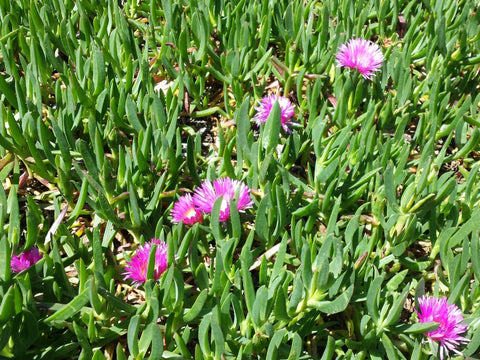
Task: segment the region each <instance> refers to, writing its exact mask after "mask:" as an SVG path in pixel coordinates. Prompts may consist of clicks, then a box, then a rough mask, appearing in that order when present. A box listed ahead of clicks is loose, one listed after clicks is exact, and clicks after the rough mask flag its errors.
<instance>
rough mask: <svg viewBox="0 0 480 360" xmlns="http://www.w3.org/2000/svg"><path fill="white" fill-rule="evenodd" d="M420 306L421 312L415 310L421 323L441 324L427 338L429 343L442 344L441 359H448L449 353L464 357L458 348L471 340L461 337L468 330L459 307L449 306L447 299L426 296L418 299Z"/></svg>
mask: <svg viewBox="0 0 480 360" xmlns="http://www.w3.org/2000/svg"><path fill="white" fill-rule="evenodd" d="M418 304H419V307H420V310H419V311H417V310H416V309H415V311H417V314H418V321H419V322H421V323H425V322H437V323H438V324H439V326H438V328H437V329H436V330H434V331H430V332H427V333H426V334H425V336H427V337H428V338H429V341H435V342H438V343H440V359H442V360H443V356H444V355H445V356H447V357H448V352H449V351H453V352H455V353H457V354H459V355H462V353H461V352H459V351H458V350H457V349H456V347H457V346H459V345H460V344H462V343H467V342H469V341H470V340H469V339H467V338H465V337H463V336H460V335H459V334H461V333H463V332H465V331H466V330H467V325H463V324H461V322H462V321H463V315H462V312H461V311H460V309H459V308H458V307H457V305H455V304H448V302H447V298H446V297H444V298H442V299H437V298H435V297H429V296H426V295H424V296H422V297H421V298H419V299H418Z"/></svg>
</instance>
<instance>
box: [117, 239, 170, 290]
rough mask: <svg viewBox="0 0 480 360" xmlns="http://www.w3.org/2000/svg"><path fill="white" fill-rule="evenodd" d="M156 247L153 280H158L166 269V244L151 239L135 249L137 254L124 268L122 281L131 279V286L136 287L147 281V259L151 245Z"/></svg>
mask: <svg viewBox="0 0 480 360" xmlns="http://www.w3.org/2000/svg"><path fill="white" fill-rule="evenodd" d="M155 244H156V245H157V249H156V251H155V265H154V278H155V280H158V279H159V278H160V275H162V274H163V273H164V272H165V270H167V268H168V264H167V244H166V243H164V242H162V241H161V240H158V239H152V240H151V241H150V242H145V243H144V244H143V245H141V246H140V247H139V248H138V249H137V253H136V254H135V255H134V256H133V257H132V259H131V260H130V261H129V262H128V263H127V266H125V270H126V271H125V272H124V273H123V274H122V275H125V276H124V278H123V280H127V279H129V278H130V279H132V280H133V282H132V283H133V285H134V286H135V287H138V286H139V285H140V284H143V283H144V282H145V281H147V270H148V259H149V257H150V249H151V248H152V246H153V245H155Z"/></svg>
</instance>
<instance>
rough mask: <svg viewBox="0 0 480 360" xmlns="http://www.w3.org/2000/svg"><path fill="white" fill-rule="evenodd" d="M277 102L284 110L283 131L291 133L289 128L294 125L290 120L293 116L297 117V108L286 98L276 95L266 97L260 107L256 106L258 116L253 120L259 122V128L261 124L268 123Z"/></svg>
mask: <svg viewBox="0 0 480 360" xmlns="http://www.w3.org/2000/svg"><path fill="white" fill-rule="evenodd" d="M275 102H278V105H280V109H281V110H282V118H281V121H282V127H283V130H285V131H286V132H289V133H291V132H292V131H291V130H290V129H289V127H288V126H289V125H290V124H293V123H292V122H291V121H289V120H290V118H291V117H292V116H293V115H295V107H294V105H293V104H292V103H291V102H290V100H289V99H288V98H286V97H283V96H279V95H274V94H272V95H268V96H265V97H264V98H263V99H262V100H260V101H259V103H258V106H255V110H257V114H256V115H255V116H254V117H253V119H254V120H256V121H257V126H260V124H262V123H264V122H266V121H267V119H268V116H269V115H270V112H271V111H272V108H273V105H275Z"/></svg>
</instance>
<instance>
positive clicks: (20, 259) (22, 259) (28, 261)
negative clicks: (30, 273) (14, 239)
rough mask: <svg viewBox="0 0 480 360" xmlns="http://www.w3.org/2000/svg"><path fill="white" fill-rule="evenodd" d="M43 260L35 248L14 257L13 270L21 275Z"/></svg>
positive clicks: (12, 261)
mask: <svg viewBox="0 0 480 360" xmlns="http://www.w3.org/2000/svg"><path fill="white" fill-rule="evenodd" d="M41 258H42V255H40V252H39V251H38V248H37V247H33V248H31V249H30V250H27V251H25V252H24V253H23V254H21V255H20V256H17V255H15V254H14V255H12V260H11V263H10V264H11V268H12V271H13V272H14V273H19V272H21V271H23V270H26V269H28V268H29V267H30V266H32V265H33V264H35V263H36V262H37V261H38V260H40V259H41Z"/></svg>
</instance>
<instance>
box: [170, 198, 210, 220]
mask: <svg viewBox="0 0 480 360" xmlns="http://www.w3.org/2000/svg"><path fill="white" fill-rule="evenodd" d="M170 214H171V215H172V222H174V223H179V222H180V221H183V223H184V224H188V225H193V224H195V223H201V222H202V220H203V214H202V212H201V211H200V210H199V209H197V208H196V207H195V205H194V204H193V198H192V195H190V194H185V195H183V196H181V197H180V199H178V201H177V202H176V203H175V205H173V209H172V211H171V212H170Z"/></svg>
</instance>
